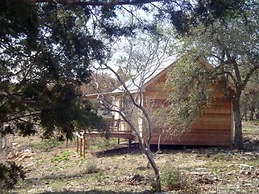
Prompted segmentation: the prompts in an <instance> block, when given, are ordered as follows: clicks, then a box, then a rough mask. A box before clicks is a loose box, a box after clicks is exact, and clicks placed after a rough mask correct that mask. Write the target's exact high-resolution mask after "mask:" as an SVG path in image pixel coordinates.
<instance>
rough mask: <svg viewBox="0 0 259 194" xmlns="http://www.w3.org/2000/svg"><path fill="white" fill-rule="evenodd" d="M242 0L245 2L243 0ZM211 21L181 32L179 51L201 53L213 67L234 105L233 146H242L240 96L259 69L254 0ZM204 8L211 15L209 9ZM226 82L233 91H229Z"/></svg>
mask: <svg viewBox="0 0 259 194" xmlns="http://www.w3.org/2000/svg"><path fill="white" fill-rule="evenodd" d="M244 2H245V3H244ZM244 2H243V4H242V5H239V6H238V9H236V10H234V11H232V10H229V12H228V14H225V15H224V17H222V18H216V19H215V18H213V20H211V22H212V23H211V24H210V25H208V24H206V23H204V22H200V23H196V26H195V27H191V26H190V28H189V29H188V30H186V31H185V33H184V35H183V39H182V40H183V42H184V43H183V45H182V49H183V50H182V51H183V53H184V54H185V55H186V56H188V55H189V56H202V57H203V58H205V59H206V60H207V61H208V62H209V63H211V64H212V66H213V67H215V72H214V73H215V74H217V75H218V76H219V78H220V79H222V80H223V81H224V83H225V94H226V96H227V97H229V98H230V99H231V101H232V104H233V112H234V123H235V136H234V146H235V147H236V148H238V149H242V148H243V135H242V122H241V113H240V98H241V94H242V92H243V90H244V89H245V88H246V86H247V83H248V81H249V80H250V78H251V76H252V75H253V74H255V73H256V72H258V71H259V65H258V26H259V23H258V21H259V20H258V19H259V15H258V13H259V10H258V9H259V6H258V2H257V1H244ZM204 5H206V3H204ZM207 8H208V7H206V6H204V9H205V10H206V11H207V12H205V13H207V14H208V15H210V9H207ZM229 85H231V86H232V88H233V90H231V91H230V90H229V89H228V87H229Z"/></svg>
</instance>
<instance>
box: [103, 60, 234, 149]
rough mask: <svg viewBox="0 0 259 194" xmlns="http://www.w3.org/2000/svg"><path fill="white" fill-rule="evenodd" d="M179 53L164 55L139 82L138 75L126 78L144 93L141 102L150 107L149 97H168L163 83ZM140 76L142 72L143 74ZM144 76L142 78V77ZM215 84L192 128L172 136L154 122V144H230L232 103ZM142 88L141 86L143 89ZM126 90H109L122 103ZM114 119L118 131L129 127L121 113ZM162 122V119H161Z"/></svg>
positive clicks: (134, 91) (134, 89)
mask: <svg viewBox="0 0 259 194" xmlns="http://www.w3.org/2000/svg"><path fill="white" fill-rule="evenodd" d="M176 60H177V57H176V56H172V57H169V58H167V59H165V60H164V61H163V62H162V63H161V64H160V65H159V66H156V67H155V69H153V70H152V68H151V72H152V74H150V75H148V74H146V75H145V76H146V77H147V79H144V81H143V82H142V83H141V85H138V84H137V83H138V81H137V79H135V80H134V83H132V80H130V81H127V82H126V83H125V84H126V85H127V88H128V90H129V91H130V93H131V94H132V95H133V96H135V95H138V92H140V91H141V93H142V95H141V96H142V105H143V106H144V107H145V108H146V109H148V108H149V107H148V106H149V105H150V103H149V102H150V101H156V102H158V103H157V104H158V105H159V102H161V103H162V102H164V101H165V100H166V99H167V98H168V94H167V93H166V92H165V90H164V88H163V87H161V86H162V85H164V83H165V81H166V79H167V73H168V72H169V71H170V69H172V68H173V66H174V63H175V62H176ZM140 77H141V76H140ZM142 80H143V79H142ZM213 87H214V88H215V91H216V92H214V96H213V99H214V100H213V101H212V102H211V106H210V107H209V108H205V110H204V111H203V115H202V116H201V117H200V118H199V119H198V120H197V121H196V122H195V123H193V124H192V125H191V126H190V129H189V130H188V131H186V132H183V133H180V134H177V135H175V136H170V135H168V134H167V133H163V132H162V131H163V129H161V127H157V126H156V125H155V124H153V125H152V139H151V144H158V142H160V144H166V145H206V146H230V145H232V142H233V131H232V128H233V115H232V107H231V106H232V104H231V101H230V100H227V99H226V98H224V94H223V92H222V91H221V90H219V89H217V87H220V86H217V85H215V86H213ZM140 88H141V90H140ZM122 94H125V90H124V89H123V88H122V87H119V88H117V89H116V90H114V91H113V92H111V93H109V94H107V95H112V96H113V97H114V101H113V103H114V105H115V106H119V104H120V103H121V102H120V101H121V95H122ZM113 118H114V120H116V121H118V120H120V122H119V123H118V130H119V131H130V127H129V126H128V124H127V123H126V122H124V121H123V119H122V118H121V116H120V115H119V114H118V113H116V112H115V113H113ZM137 122H138V126H139V129H138V130H139V132H140V134H141V135H143V134H142V129H143V127H144V126H143V125H144V124H143V121H142V117H141V116H139V118H138V121H137ZM161 122H163V120H162V119H161Z"/></svg>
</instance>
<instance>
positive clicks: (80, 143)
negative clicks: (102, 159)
mask: <svg viewBox="0 0 259 194" xmlns="http://www.w3.org/2000/svg"><path fill="white" fill-rule="evenodd" d="M80 156H82V138H80Z"/></svg>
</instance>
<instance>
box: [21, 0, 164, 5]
mask: <svg viewBox="0 0 259 194" xmlns="http://www.w3.org/2000/svg"><path fill="white" fill-rule="evenodd" d="M25 1H26V2H28V3H59V4H63V5H79V6H115V5H139V4H146V3H152V2H160V1H162V0H110V1H109V2H104V1H100V0H98V1H87V0H84V1H83V0H25Z"/></svg>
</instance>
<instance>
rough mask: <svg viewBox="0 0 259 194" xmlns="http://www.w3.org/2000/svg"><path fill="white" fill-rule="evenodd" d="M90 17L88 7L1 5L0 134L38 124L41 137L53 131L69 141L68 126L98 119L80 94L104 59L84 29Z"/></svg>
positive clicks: (99, 46)
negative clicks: (93, 65)
mask: <svg viewBox="0 0 259 194" xmlns="http://www.w3.org/2000/svg"><path fill="white" fill-rule="evenodd" d="M89 15H90V11H89V9H88V8H80V7H76V8H74V7H70V6H66V7H64V6H62V5H58V4H43V5H34V4H27V3H24V1H14V2H13V1H10V2H9V1H1V5H0V18H1V20H0V25H1V27H2V28H3V30H1V32H0V56H1V60H0V63H1V66H0V80H1V83H0V89H1V93H0V110H1V111H0V112H1V113H0V124H1V131H2V133H5V132H7V131H8V130H9V129H12V128H13V129H14V128H18V129H20V132H22V133H23V134H30V133H35V125H41V126H42V127H43V128H44V129H45V130H44V134H45V135H46V136H49V135H51V134H52V132H53V130H54V129H56V128H58V129H59V130H61V131H62V132H64V133H66V135H67V138H71V137H72V131H73V129H74V126H73V125H72V123H74V122H75V121H78V122H79V123H81V124H83V123H84V124H85V126H89V127H90V126H93V125H94V124H95V123H94V122H93V121H94V120H95V119H99V117H97V115H96V113H94V112H93V111H92V108H91V105H90V103H89V102H87V101H82V99H81V98H80V90H79V86H80V85H82V84H83V83H88V82H89V76H90V74H91V70H90V68H89V65H90V64H91V63H92V62H93V61H97V60H99V61H100V60H102V59H103V58H104V56H105V54H104V50H105V47H104V46H103V44H102V41H100V40H98V39H96V38H95V37H94V36H93V33H92V32H91V31H89V30H88V28H87V26H86V23H87V22H88V20H89ZM83 24H84V25H85V28H82V25H83ZM87 115H88V116H87ZM86 118H88V119H86ZM83 120H85V121H83ZM97 123H98V122H97Z"/></svg>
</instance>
